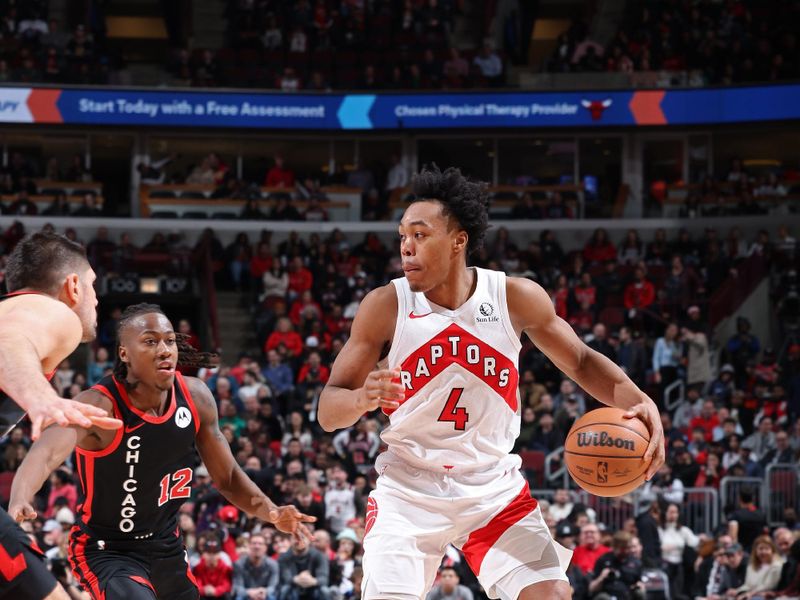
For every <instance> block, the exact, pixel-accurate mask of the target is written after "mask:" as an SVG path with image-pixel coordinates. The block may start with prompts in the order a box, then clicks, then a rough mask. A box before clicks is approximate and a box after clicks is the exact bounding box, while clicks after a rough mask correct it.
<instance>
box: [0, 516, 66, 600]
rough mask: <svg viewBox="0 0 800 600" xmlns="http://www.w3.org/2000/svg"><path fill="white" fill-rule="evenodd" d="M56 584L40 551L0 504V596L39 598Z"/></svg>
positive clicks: (7, 598) (8, 599)
mask: <svg viewBox="0 0 800 600" xmlns="http://www.w3.org/2000/svg"><path fill="white" fill-rule="evenodd" d="M56 585H57V584H56V579H55V577H53V574H52V573H50V571H48V569H47V566H46V565H45V562H44V556H42V553H41V552H40V551H39V550H38V548H35V547H34V546H33V543H32V542H31V539H30V538H29V537H28V534H26V533H25V532H24V531H22V529H20V527H19V525H17V524H16V523H15V522H14V519H12V518H11V515H9V514H8V513H7V512H6V511H4V510H3V509H1V508H0V599H2V600H12V599H13V600H41V599H42V598H46V597H47V596H49V595H50V594H51V593H52V592H53V590H54V589H55V587H56Z"/></svg>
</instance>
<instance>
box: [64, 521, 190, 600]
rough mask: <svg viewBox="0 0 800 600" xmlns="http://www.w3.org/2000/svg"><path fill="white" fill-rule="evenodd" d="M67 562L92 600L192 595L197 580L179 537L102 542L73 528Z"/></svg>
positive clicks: (172, 599) (183, 599) (186, 599)
mask: <svg viewBox="0 0 800 600" xmlns="http://www.w3.org/2000/svg"><path fill="white" fill-rule="evenodd" d="M69 562H70V566H71V567H72V572H73V573H74V575H75V578H76V579H77V580H78V581H79V582H80V583H81V585H82V586H83V588H84V589H85V590H86V591H87V592H89V594H90V595H91V597H92V600H153V599H154V598H158V599H160V600H166V599H169V600H196V599H197V598H199V597H200V592H199V590H198V588H197V582H196V581H195V579H194V575H192V571H191V569H190V568H189V563H188V558H187V556H186V550H185V549H184V548H183V543H182V540H181V538H180V537H177V536H175V535H174V534H173V535H170V536H168V537H166V538H162V539H158V540H130V541H108V542H106V541H104V540H100V539H97V538H95V537H90V536H89V535H88V534H87V533H85V532H84V531H83V530H81V529H80V528H79V527H73V529H72V532H71V533H70V542H69Z"/></svg>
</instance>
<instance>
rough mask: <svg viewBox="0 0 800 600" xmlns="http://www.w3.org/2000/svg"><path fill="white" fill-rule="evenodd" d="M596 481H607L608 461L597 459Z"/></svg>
mask: <svg viewBox="0 0 800 600" xmlns="http://www.w3.org/2000/svg"><path fill="white" fill-rule="evenodd" d="M597 483H608V463H607V462H605V461H602V460H600V461H597Z"/></svg>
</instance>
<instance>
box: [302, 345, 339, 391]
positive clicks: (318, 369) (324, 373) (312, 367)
mask: <svg viewBox="0 0 800 600" xmlns="http://www.w3.org/2000/svg"><path fill="white" fill-rule="evenodd" d="M330 374H331V370H330V369H329V368H328V367H326V366H325V365H323V364H322V357H321V356H320V355H319V352H317V351H316V350H314V351H312V352H311V353H310V354H309V355H308V360H307V361H306V362H305V363H303V366H302V367H300V372H299V373H298V374H297V383H299V384H309V383H322V384H326V383H328V377H330Z"/></svg>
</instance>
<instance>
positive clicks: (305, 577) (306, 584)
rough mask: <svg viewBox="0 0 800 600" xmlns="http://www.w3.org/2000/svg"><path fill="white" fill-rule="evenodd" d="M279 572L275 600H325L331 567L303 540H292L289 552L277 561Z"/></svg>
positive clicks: (299, 538)
mask: <svg viewBox="0 0 800 600" xmlns="http://www.w3.org/2000/svg"><path fill="white" fill-rule="evenodd" d="M278 569H279V572H280V579H279V590H278V593H277V600H325V597H326V594H325V591H326V588H327V587H328V580H329V576H330V564H329V562H328V559H327V557H325V556H324V555H323V554H322V553H321V552H319V551H318V550H317V549H316V548H313V547H310V546H309V542H308V540H307V539H306V538H305V537H303V536H296V537H294V538H292V541H291V547H290V549H289V550H288V551H286V552H284V553H283V554H281V555H280V557H279V558H278Z"/></svg>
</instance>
